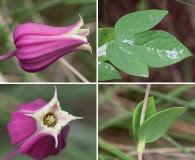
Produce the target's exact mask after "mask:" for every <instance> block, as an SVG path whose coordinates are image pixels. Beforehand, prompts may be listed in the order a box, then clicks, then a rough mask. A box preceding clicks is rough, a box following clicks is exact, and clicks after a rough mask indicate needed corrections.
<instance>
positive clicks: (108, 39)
mask: <svg viewBox="0 0 195 160" xmlns="http://www.w3.org/2000/svg"><path fill="white" fill-rule="evenodd" d="M114 40H115V36H114V29H113V28H102V29H98V61H106V60H108V58H107V56H106V49H107V47H108V46H109V44H111V43H112V42H113V41H114Z"/></svg>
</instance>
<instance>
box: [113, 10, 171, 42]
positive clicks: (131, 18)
mask: <svg viewBox="0 0 195 160" xmlns="http://www.w3.org/2000/svg"><path fill="white" fill-rule="evenodd" d="M167 13H168V11H163V10H145V11H137V12H133V13H130V14H127V15H125V16H123V17H121V18H120V19H119V20H118V21H117V23H116V25H115V27H114V34H115V36H116V37H117V38H119V37H131V36H133V35H134V34H136V33H140V32H143V31H147V30H149V29H151V28H152V27H154V26H155V25H156V24H158V23H159V22H160V21H161V20H162V19H163V17H164V16H165V15H166V14H167Z"/></svg>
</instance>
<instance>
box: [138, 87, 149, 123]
mask: <svg viewBox="0 0 195 160" xmlns="http://www.w3.org/2000/svg"><path fill="white" fill-rule="evenodd" d="M150 88H151V84H147V88H146V93H145V97H144V104H143V107H142V113H141V118H140V125H141V124H142V123H143V122H144V118H145V114H146V108H147V104H148V97H149V95H150Z"/></svg>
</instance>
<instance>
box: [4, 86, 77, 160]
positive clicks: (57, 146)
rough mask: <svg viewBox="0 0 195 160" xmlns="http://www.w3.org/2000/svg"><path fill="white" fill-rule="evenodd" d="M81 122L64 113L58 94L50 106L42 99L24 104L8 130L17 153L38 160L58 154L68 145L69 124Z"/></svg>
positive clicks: (15, 114)
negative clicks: (16, 147)
mask: <svg viewBox="0 0 195 160" xmlns="http://www.w3.org/2000/svg"><path fill="white" fill-rule="evenodd" d="M76 119H81V117H75V116H73V115H71V114H68V113H67V112H65V111H62V109H61V107H60V103H59V101H58V98H57V91H56V89H55V94H54V97H53V98H52V100H51V101H50V102H49V103H47V102H45V101H43V100H42V99H37V100H35V101H33V102H30V103H26V104H21V105H20V107H19V110H18V111H16V112H14V113H13V114H12V120H11V122H10V123H9V124H8V126H7V128H8V131H9V134H10V136H11V141H12V144H14V145H17V146H18V149H17V152H19V153H21V154H28V155H29V156H31V157H32V158H35V159H43V158H46V157H48V156H49V155H56V154H58V153H59V152H60V150H61V149H63V148H64V147H65V145H66V138H67V135H68V131H69V125H68V124H69V123H70V122H72V121H74V120H76Z"/></svg>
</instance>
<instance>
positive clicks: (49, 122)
mask: <svg viewBox="0 0 195 160" xmlns="http://www.w3.org/2000/svg"><path fill="white" fill-rule="evenodd" d="M43 124H44V125H46V126H47V127H53V126H55V125H56V117H55V115H54V114H53V113H47V114H46V115H45V116H44V117H43Z"/></svg>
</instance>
